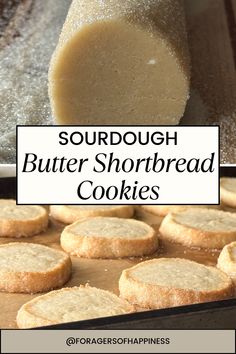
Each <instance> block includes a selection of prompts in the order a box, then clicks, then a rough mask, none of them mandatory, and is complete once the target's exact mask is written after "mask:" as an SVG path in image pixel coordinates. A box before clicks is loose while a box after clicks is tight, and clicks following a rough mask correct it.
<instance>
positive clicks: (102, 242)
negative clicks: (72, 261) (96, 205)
mask: <svg viewBox="0 0 236 354" xmlns="http://www.w3.org/2000/svg"><path fill="white" fill-rule="evenodd" d="M61 247H62V248H63V249H64V250H65V251H66V252H68V253H70V254H71V255H73V256H78V257H85V258H120V257H130V256H144V255H149V254H152V253H154V252H155V251H156V249H157V248H158V238H157V234H156V231H155V230H154V229H153V228H152V227H151V226H149V225H147V224H145V223H144V222H142V221H138V220H133V219H121V218H108V217H94V218H86V219H81V220H79V221H77V222H75V223H74V224H72V225H69V226H67V227H66V228H65V229H64V230H63V232H62V234H61Z"/></svg>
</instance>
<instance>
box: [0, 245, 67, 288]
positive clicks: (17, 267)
mask: <svg viewBox="0 0 236 354" xmlns="http://www.w3.org/2000/svg"><path fill="white" fill-rule="evenodd" d="M70 275H71V260H70V257H69V256H68V255H67V254H66V253H65V252H62V251H59V250H55V249H53V248H50V247H47V246H43V245H38V244H33V243H23V242H21V243H19V242H15V243H8V244H5V245H1V246H0V291H6V292H10V293H16V292H17V293H32V294H33V293H37V292H43V291H48V290H52V289H54V288H58V287H60V286H62V285H64V284H65V283H66V282H67V281H68V280H69V278H70Z"/></svg>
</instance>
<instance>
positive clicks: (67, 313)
mask: <svg viewBox="0 0 236 354" xmlns="http://www.w3.org/2000/svg"><path fill="white" fill-rule="evenodd" d="M134 311H135V308H134V307H133V306H132V305H130V304H129V303H128V302H127V301H125V300H122V299H120V298H119V297H118V296H116V295H115V294H113V293H111V292H109V291H106V290H101V289H97V288H93V287H89V286H85V287H84V286H80V287H74V288H64V289H61V290H57V291H52V292H50V293H48V294H46V295H42V296H39V297H36V298H34V299H33V300H31V301H29V302H27V303H26V304H25V305H23V306H22V307H21V308H20V310H19V311H18V314H17V325H18V327H19V328H33V327H40V326H49V325H55V324H59V323H66V322H75V321H82V320H87V319H94V318H99V317H109V316H116V315H122V314H126V313H131V312H134Z"/></svg>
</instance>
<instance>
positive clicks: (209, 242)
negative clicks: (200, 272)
mask: <svg viewBox="0 0 236 354" xmlns="http://www.w3.org/2000/svg"><path fill="white" fill-rule="evenodd" d="M159 231H160V234H161V237H162V238H163V239H164V240H165V239H166V240H169V241H172V242H176V243H181V244H183V245H185V246H188V247H203V248H212V249H215V248H217V249H221V248H223V247H224V246H225V245H227V244H228V243H230V242H232V241H236V214H233V213H228V212H225V211H220V210H212V209H207V210H206V209H198V208H196V209H186V210H184V211H181V212H178V213H171V214H168V215H167V216H166V217H165V218H164V220H163V222H162V224H161V227H160V230H159Z"/></svg>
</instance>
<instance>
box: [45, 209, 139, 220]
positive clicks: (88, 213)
mask: <svg viewBox="0 0 236 354" xmlns="http://www.w3.org/2000/svg"><path fill="white" fill-rule="evenodd" d="M50 213H51V216H52V217H53V218H54V219H56V220H59V221H61V222H63V223H64V224H72V223H73V222H75V221H77V220H79V219H81V218H87V217H92V216H112V217H119V218H131V217H132V216H133V214H134V208H133V207H132V206H129V205H127V206H119V205H101V206H100V205H97V206H96V205H94V206H87V205H84V206H79V205H52V206H51V207H50Z"/></svg>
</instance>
